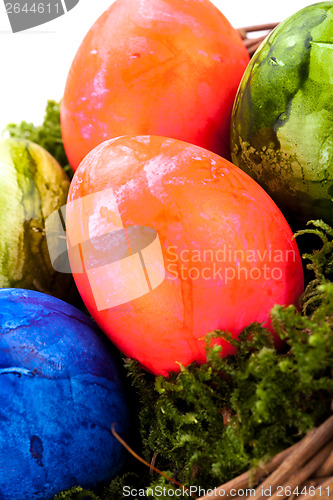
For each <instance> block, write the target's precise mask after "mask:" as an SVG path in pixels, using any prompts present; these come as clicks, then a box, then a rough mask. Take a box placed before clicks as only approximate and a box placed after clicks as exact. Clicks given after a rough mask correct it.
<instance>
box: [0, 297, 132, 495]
mask: <svg viewBox="0 0 333 500" xmlns="http://www.w3.org/2000/svg"><path fill="white" fill-rule="evenodd" d="M112 423H117V427H116V430H117V432H118V433H119V434H120V435H122V436H123V437H125V438H126V432H127V430H128V427H129V414H128V407H127V404H126V397H125V391H124V388H123V385H122V381H121V374H120V371H119V367H118V366H117V362H116V358H115V356H114V353H113V351H112V350H111V349H110V346H109V343H108V342H107V340H105V339H104V337H103V335H102V334H101V332H100V331H99V330H98V329H97V327H96V326H95V324H94V323H93V322H92V321H90V319H89V318H88V317H86V316H85V315H84V314H83V313H81V312H80V311H78V310H77V309H75V308H74V307H72V306H70V305H69V304H66V303H65V302H62V301H61V300H59V299H56V298H54V297H50V296H48V295H44V294H42V293H39V292H34V291H31V290H20V289H0V450H1V457H0V499H1V500H32V499H43V500H48V499H51V498H53V496H54V495H55V494H57V493H58V492H59V491H61V490H63V489H67V488H71V487H72V486H75V485H80V486H82V487H83V488H92V487H94V486H97V485H98V484H100V483H104V482H106V481H109V480H111V479H112V478H113V477H114V476H115V475H116V474H117V473H118V472H119V471H120V469H121V467H122V465H123V463H124V458H125V453H126V451H125V450H124V448H123V447H122V446H121V444H120V443H119V442H118V441H117V440H116V439H115V438H114V437H113V436H112V434H111V432H110V429H111V425H112Z"/></svg>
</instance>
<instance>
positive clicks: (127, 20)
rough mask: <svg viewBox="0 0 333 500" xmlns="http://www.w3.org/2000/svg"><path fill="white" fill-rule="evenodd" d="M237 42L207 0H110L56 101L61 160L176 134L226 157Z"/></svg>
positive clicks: (241, 66)
mask: <svg viewBox="0 0 333 500" xmlns="http://www.w3.org/2000/svg"><path fill="white" fill-rule="evenodd" d="M248 62H249V55H248V53H247V50H246V48H245V45H244V43H243V41H242V39H241V37H240V35H239V33H238V32H237V30H236V29H234V28H233V27H232V26H231V24H230V23H229V21H228V20H227V19H226V18H225V17H224V16H223V14H222V13H221V12H220V11H219V10H218V9H217V8H216V7H215V6H214V5H213V4H212V3H211V2H210V1H208V0H200V1H194V0H190V1H184V0H168V1H167V2H166V1H164V0H140V1H139V2H138V0H117V1H115V2H113V3H112V5H111V6H110V7H109V8H108V9H107V10H106V11H105V12H104V13H103V14H102V16H101V17H100V18H99V19H98V20H97V21H96V22H95V23H94V25H93V26H92V27H91V29H90V30H89V32H88V33H87V35H86V36H85V38H84V40H83V41H82V43H81V45H80V47H79V50H78V52H77V54H76V56H75V58H74V60H73V63H72V65H71V68H70V71H69V74H68V78H67V82H66V87H65V91H64V96H63V100H62V104H61V131H62V136H63V140H64V146H65V150H66V153H67V156H68V159H69V162H70V164H71V166H72V167H73V169H74V170H75V169H76V168H77V167H78V165H79V163H80V161H81V160H82V159H83V158H84V157H85V156H86V154H88V153H89V151H91V150H92V149H93V148H94V147H95V146H97V145H98V144H100V143H101V142H103V141H105V140H107V139H111V138H112V137H118V136H120V135H124V134H132V135H143V134H154V135H163V136H167V137H174V138H176V139H181V140H183V141H187V142H191V143H193V144H197V145H198V146H202V147H205V148H207V149H211V150H212V151H214V152H216V153H218V154H221V155H222V156H226V157H230V146H229V128H230V117H231V110H232V105H233V101H234V98H235V95H236V92H237V88H238V85H239V82H240V80H241V77H242V75H243V72H244V70H245V68H246V66H247V64H248Z"/></svg>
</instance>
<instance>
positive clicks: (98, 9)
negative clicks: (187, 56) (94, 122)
mask: <svg viewBox="0 0 333 500" xmlns="http://www.w3.org/2000/svg"><path fill="white" fill-rule="evenodd" d="M6 1H11V0H6ZM12 1H13V2H15V0H12ZM36 1H37V2H38V0H36ZM0 2H1V4H0V68H1V73H0V133H1V132H2V130H3V128H4V127H5V125H6V124H7V123H8V122H18V121H21V120H26V121H31V122H34V123H35V124H39V123H40V122H41V121H42V118H43V114H44V109H45V105H46V102H47V100H48V99H56V100H59V99H60V98H61V96H62V93H63V91H64V86H65V82H66V77H67V73H68V70H69V67H70V65H71V62H72V60H73V58H74V56H75V53H76V50H77V49H78V47H79V45H80V42H81V41H82V39H83V37H84V36H85V34H86V33H87V31H88V30H89V28H90V27H91V25H92V24H93V23H94V21H95V20H96V19H97V18H98V17H99V16H100V15H101V14H102V13H103V12H104V10H106V9H107V8H108V7H109V6H110V5H111V3H112V0H80V2H79V4H78V5H77V6H76V7H74V8H73V9H72V10H71V11H69V12H68V13H67V14H66V15H63V16H61V17H59V18H57V19H55V20H53V21H50V22H49V23H47V24H44V25H42V26H39V27H36V28H32V29H30V30H26V31H23V32H20V33H15V34H13V33H12V32H11V28H10V24H9V20H8V18H7V14H6V12H5V7H4V3H3V1H2V0H0ZM213 3H214V4H215V5H216V6H217V7H218V8H219V9H220V10H221V11H222V12H223V14H224V15H225V16H226V17H227V18H228V20H229V21H230V22H231V24H232V25H233V26H234V27H235V28H240V27H242V26H249V25H253V24H261V23H265V22H273V21H282V20H284V19H285V18H286V17H288V16H289V15H291V14H293V13H294V12H296V11H297V10H299V9H300V8H302V7H305V6H306V5H310V4H313V3H316V1H315V0H280V1H279V0H278V1H276V2H273V1H272V0H213Z"/></svg>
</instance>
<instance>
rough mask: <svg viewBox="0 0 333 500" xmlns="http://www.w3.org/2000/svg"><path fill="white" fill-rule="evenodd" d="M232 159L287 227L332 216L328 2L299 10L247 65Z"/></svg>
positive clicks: (332, 26) (332, 50) (331, 21)
mask: <svg viewBox="0 0 333 500" xmlns="http://www.w3.org/2000/svg"><path fill="white" fill-rule="evenodd" d="M231 149H232V161H233V162H234V163H235V164H236V165H238V166H239V167H240V168H242V169H243V170H244V171H245V172H247V173H248V174H249V175H250V176H251V177H253V178H254V179H255V180H256V181H257V182H259V184H261V186H262V187H263V188H264V189H265V190H266V191H267V192H268V193H269V194H270V195H271V197H272V198H273V199H274V201H275V202H276V203H277V205H278V206H279V207H280V209H281V210H282V212H283V213H284V215H285V216H286V217H287V218H288V219H289V222H290V223H291V224H292V225H293V227H301V226H303V225H304V224H305V223H306V222H307V221H308V220H310V219H323V220H324V221H325V222H327V223H329V224H332V222H333V201H332V200H333V2H321V3H317V4H314V5H310V6H308V7H305V8H304V9H302V10H300V11H299V12H297V13H296V14H294V15H293V16H291V17H289V18H288V19H287V20H286V21H284V22H283V23H281V24H280V25H279V26H278V27H277V28H275V30H274V31H273V32H272V33H271V34H270V35H269V36H268V37H267V38H266V40H265V41H264V42H263V43H262V45H261V46H260V47H259V49H258V51H257V52H256V53H255V55H254V56H253V58H252V60H251V62H250V64H249V66H248V67H247V69H246V71H245V73H244V76H243V79H242V82H241V84H240V87H239V90H238V94H237V96H236V100H235V104H234V109H233V115H232V124H231Z"/></svg>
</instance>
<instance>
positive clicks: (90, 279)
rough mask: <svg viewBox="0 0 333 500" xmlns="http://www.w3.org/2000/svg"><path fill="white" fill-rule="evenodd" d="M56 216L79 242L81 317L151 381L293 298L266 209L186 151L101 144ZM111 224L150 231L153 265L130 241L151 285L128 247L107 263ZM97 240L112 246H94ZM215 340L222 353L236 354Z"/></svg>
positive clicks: (292, 255)
mask: <svg viewBox="0 0 333 500" xmlns="http://www.w3.org/2000/svg"><path fill="white" fill-rule="evenodd" d="M66 213H67V217H66V225H67V235H68V240H69V242H72V243H73V244H74V242H76V243H80V242H83V243H82V244H81V250H82V254H80V253H77V254H76V255H78V256H79V258H80V255H82V269H83V272H78V271H76V272H74V279H75V281H76V284H77V287H78V290H79V292H80V294H81V296H82V299H83V300H84V302H85V304H86V306H87V308H88V309H89V312H90V313H91V315H92V316H93V318H94V319H95V321H96V322H97V323H98V324H99V326H100V327H101V328H102V330H103V331H104V332H105V333H106V334H107V335H108V336H109V337H110V338H111V339H112V341H113V342H114V343H115V344H116V345H117V346H118V348H119V349H120V350H121V351H123V352H124V353H125V354H126V355H127V356H130V357H133V358H135V359H138V360H139V361H140V363H141V364H142V365H143V366H145V367H146V368H147V369H148V370H150V371H152V372H153V373H155V374H162V375H167V374H168V373H169V372H170V371H172V370H175V371H177V370H179V363H182V364H183V365H187V364H189V363H191V362H193V361H198V362H204V361H205V359H206V355H205V338H204V337H205V335H206V334H207V333H209V332H211V331H213V330H215V329H222V330H228V331H230V332H231V333H232V334H233V336H234V337H237V336H238V334H239V332H240V331H241V330H242V329H243V328H244V327H246V326H248V325H249V324H250V323H251V322H253V321H259V322H264V323H265V322H266V324H267V321H268V319H269V313H270V310H271V308H272V307H273V305H274V304H276V303H278V304H291V303H294V304H297V302H298V298H299V296H300V294H301V293H302V291H303V270H302V263H301V258H300V255H299V251H298V248H297V245H296V242H295V240H293V239H292V232H291V229H290V227H289V225H288V223H287V221H286V220H285V218H284V217H283V215H282V213H281V212H280V210H279V209H278V207H277V206H276V204H275V203H274V202H273V201H272V199H271V198H270V197H269V196H268V195H267V193H266V192H265V191H264V190H263V189H262V188H261V187H260V186H259V185H258V184H257V183H256V182H255V181H254V180H253V179H251V178H250V177H249V176H248V175H247V174H245V173H244V172H243V171H242V170H240V169H239V168H238V167H236V166H235V165H233V164H231V163H230V162H228V161H227V160H225V159H224V158H222V157H220V156H218V155H216V154H214V153H212V152H210V151H208V150H205V149H203V148H199V147H198V146H194V145H193V144H188V143H185V142H182V141H178V140H175V139H169V138H165V137H156V136H135V137H133V136H123V137H120V138H117V139H111V140H110V141H106V142H104V143H102V144H101V145H100V146H98V147H97V148H95V150H93V151H92V152H91V153H90V154H89V155H87V156H86V158H85V159H84V160H83V161H82V163H81V164H80V166H79V168H78V169H77V171H76V172H75V175H74V178H73V180H72V183H71V186H70V190H69V196H68V202H67V212H66ZM120 224H122V225H123V227H124V228H125V229H126V230H127V236H128V237H129V240H130V238H131V236H132V233H131V231H132V230H131V228H133V227H135V226H138V227H143V228H147V227H148V228H152V230H154V231H156V233H157V235H158V238H159V242H160V248H161V252H162V256H163V257H162V259H161V260H159V258H158V255H157V253H156V258H155V254H154V257H153V260H152V257H151V255H152V254H151V253H150V250H149V248H151V247H149V248H148V245H147V244H146V243H145V242H143V241H142V243H144V244H142V245H141V250H142V253H141V254H142V258H143V261H144V264H145V270H146V271H147V273H148V277H149V280H150V285H151V289H148V288H147V290H146V291H144V288H143V285H144V284H146V285H147V281H145V277H144V276H143V274H142V278H141V277H140V273H141V270H142V267H141V263H140V261H139V255H138V250H137V249H135V244H136V243H137V242H135V241H134V246H133V245H132V243H131V241H130V248H128V249H127V255H125V254H124V256H123V257H120V256H119V257H117V256H116V254H117V252H118V249H119V248H118V247H119V246H121V234H122V233H121V231H120V232H119V231H118V232H117V231H116V230H115V228H119V227H120ZM103 233H104V234H107V233H109V234H110V235H112V233H114V235H115V236H114V237H115V239H116V241H113V242H112V243H113V244H112V245H110V246H109V244H108V242H107V240H105V241H106V243H105V244H104V243H103V241H102V239H101V235H103ZM117 234H119V235H120V236H119V240H118V241H117ZM85 241H90V242H91V244H90V245H89V246H88V245H87V244H86V243H84V242H85ZM76 247H77V245H76ZM76 247H73V248H76ZM154 248H155V249H156V248H157V242H156V241H155V247H154ZM93 249H95V250H96V252H95V253H94V252H93V251H92V250H93ZM86 250H87V251H86ZM69 255H70V261H71V265H72V269H73V271H75V269H74V265H75V264H77V263H78V262H76V261H75V255H74V253H73V252H72V251H70V253H69ZM86 256H87V257H86ZM105 256H106V257H107V258H109V260H108V261H107V259H105V258H104V257H105ZM135 259H137V260H136V261H135ZM111 260H112V262H111ZM136 262H137V263H136ZM131 263H133V266H132V265H131ZM163 267H164V271H165V278H164V280H163V277H162V281H158V280H159V277H160V276H161V275H162V273H163ZM77 269H78V267H77ZM149 273H150V274H149ZM141 285H142V290H143V292H142V293H141V292H140V290H138V286H141ZM126 290H127V291H126ZM125 292H126V293H127V295H126V293H125ZM134 292H135V293H136V295H135V296H133V294H134ZM130 293H132V295H131V297H130ZM116 299H119V301H118V303H117V304H116V303H115V300H116ZM120 299H121V300H120ZM222 344H223V354H224V355H227V354H230V353H233V352H235V351H234V349H233V347H232V346H231V345H230V344H229V343H227V342H226V341H222Z"/></svg>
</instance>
